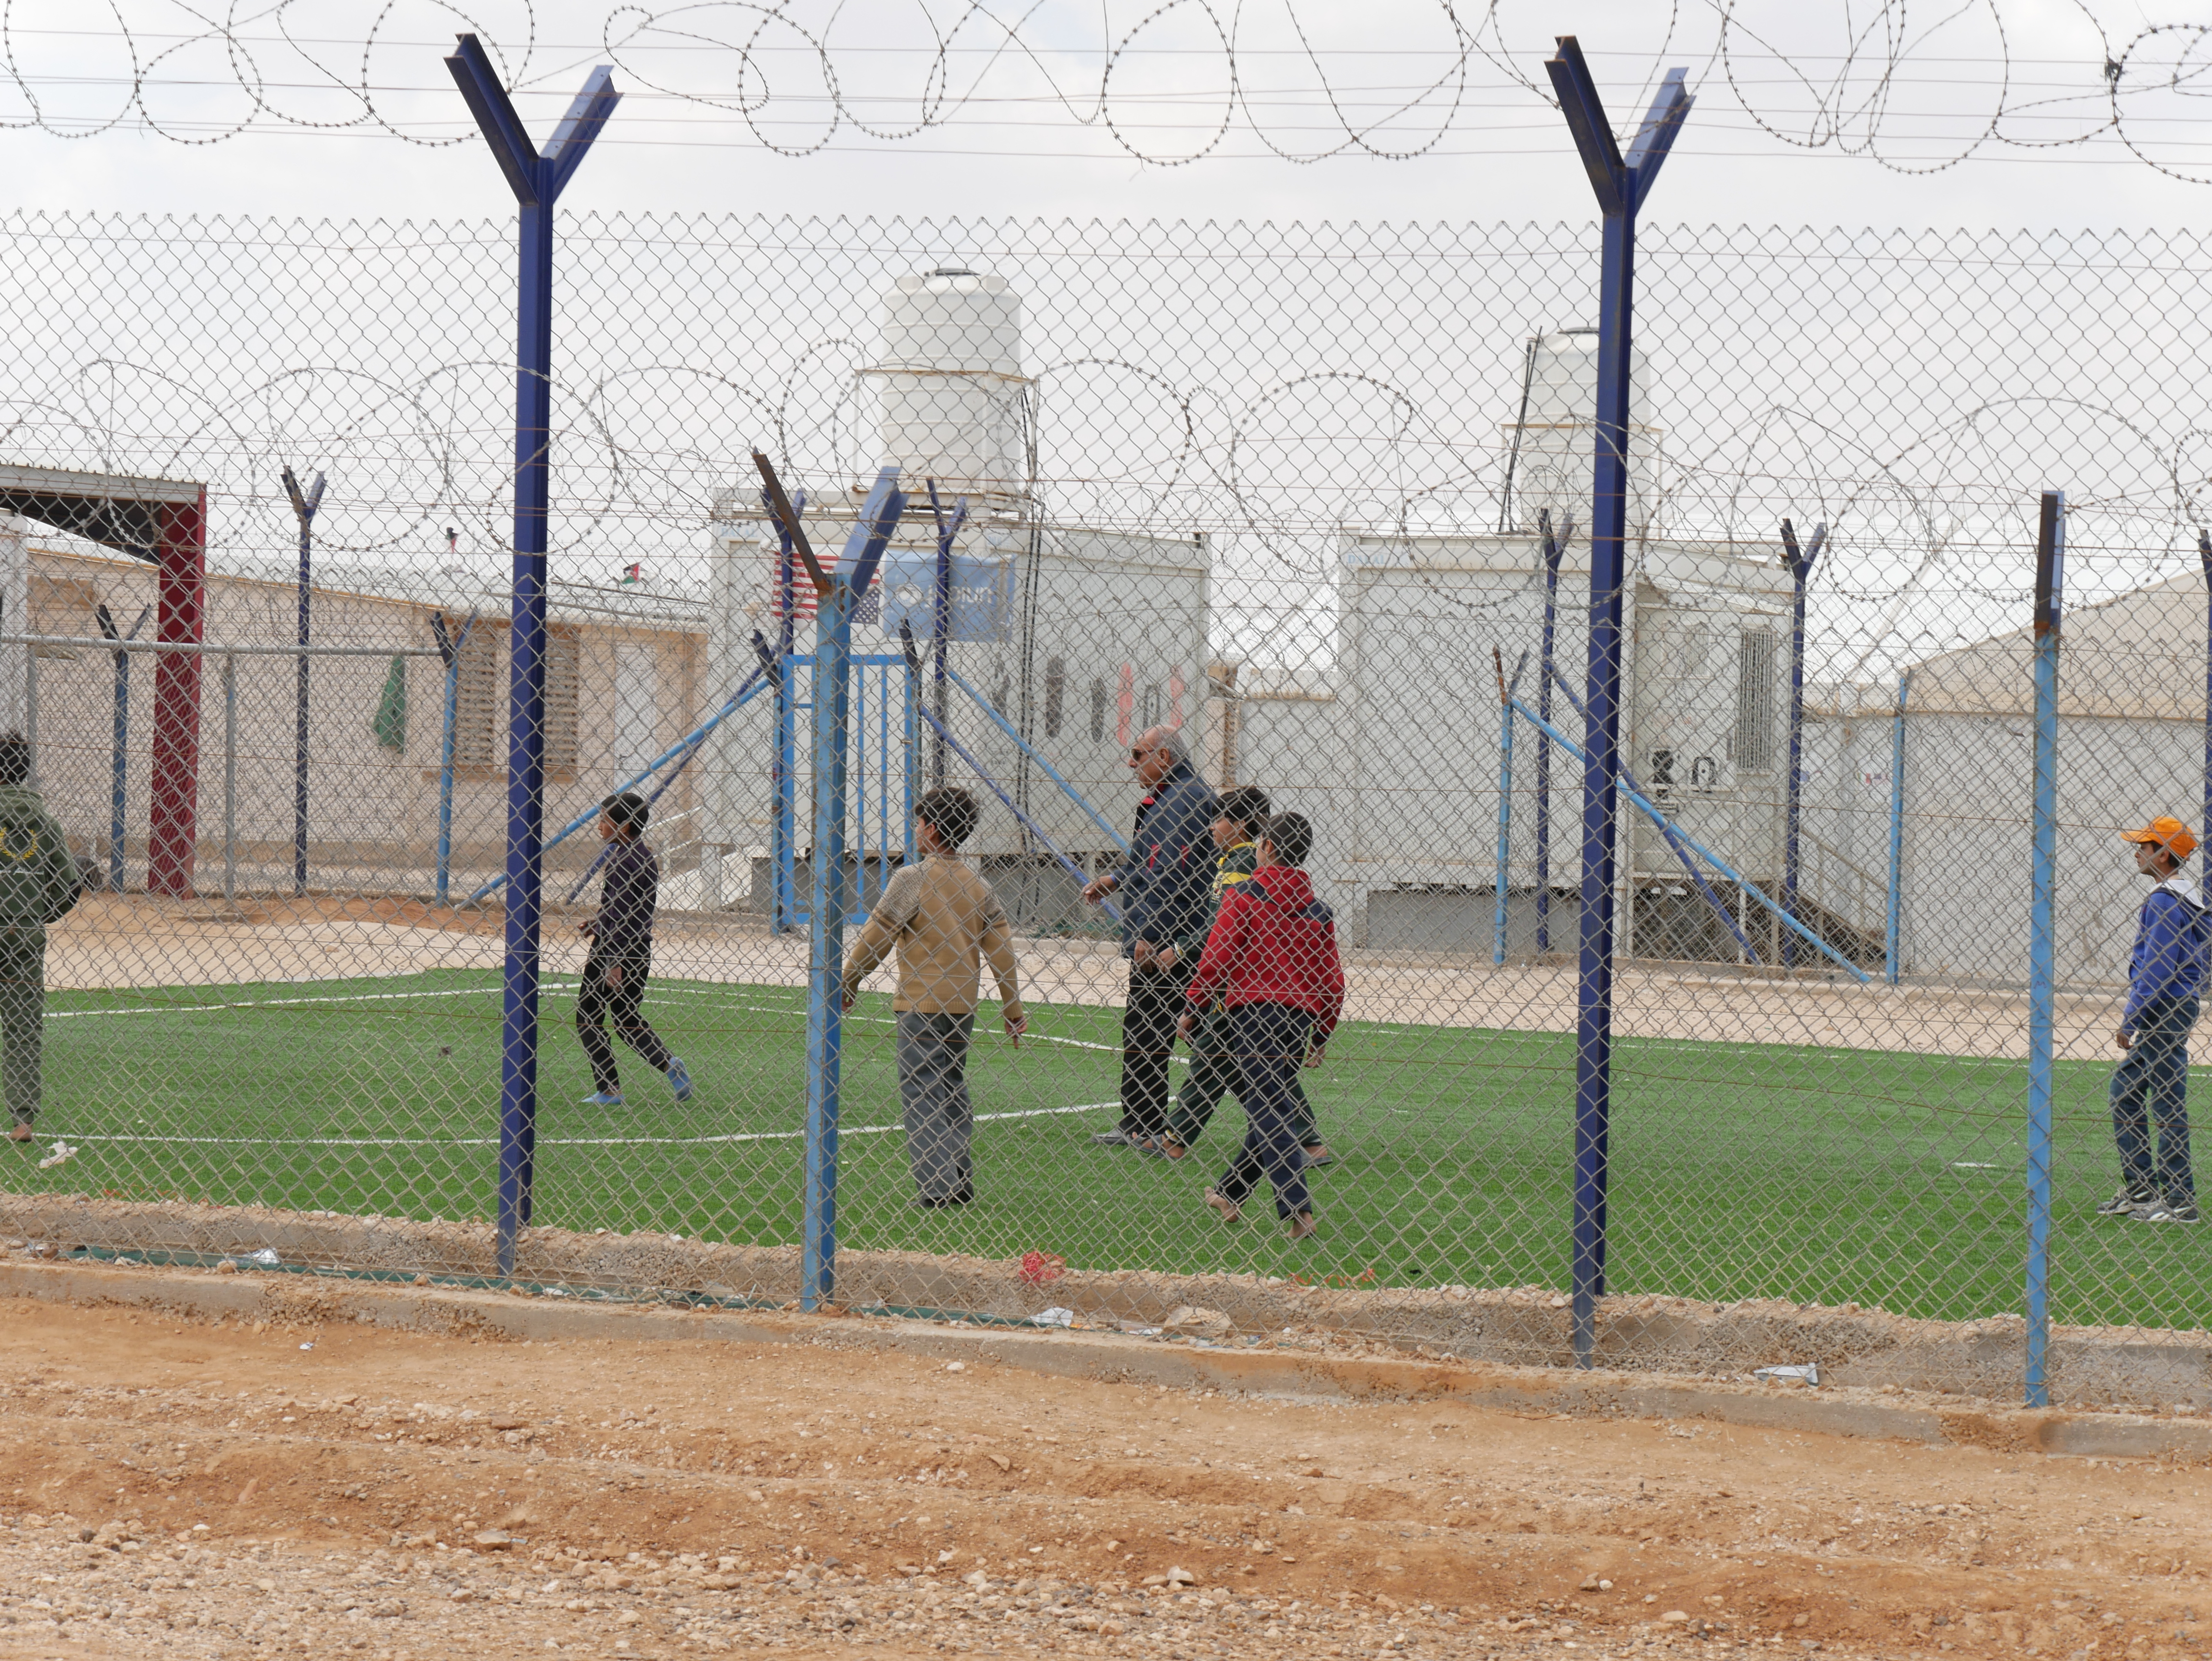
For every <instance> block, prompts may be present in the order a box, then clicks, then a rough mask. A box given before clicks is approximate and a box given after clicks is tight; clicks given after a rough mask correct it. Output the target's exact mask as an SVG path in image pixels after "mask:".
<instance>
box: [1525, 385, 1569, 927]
mask: <svg viewBox="0 0 2212 1661" xmlns="http://www.w3.org/2000/svg"><path fill="white" fill-rule="evenodd" d="M1530 350H1534V348H1533V347H1531V348H1530ZM1536 528H1537V529H1538V530H1539V531H1540V532H1542V533H1543V538H1544V635H1543V640H1542V642H1541V645H1540V647H1539V648H1538V651H1537V656H1538V658H1539V659H1540V660H1541V662H1540V664H1539V666H1538V668H1537V674H1536V680H1537V685H1536V713H1537V714H1538V715H1541V717H1542V718H1543V719H1544V720H1545V721H1550V720H1551V719H1552V665H1553V649H1552V648H1553V642H1554V641H1555V639H1556V638H1557V636H1558V631H1559V558H1560V556H1561V555H1562V554H1563V553H1564V552H1565V544H1566V543H1567V542H1568V541H1570V540H1571V538H1573V536H1574V533H1575V522H1574V520H1572V519H1570V520H1567V522H1566V524H1565V526H1562V527H1561V528H1560V530H1559V534H1558V535H1556V536H1554V535H1553V533H1552V510H1551V509H1550V508H1542V509H1540V510H1539V511H1538V513H1537V514H1536ZM1551 949H1552V735H1551V734H1550V733H1547V732H1545V731H1544V730H1543V729H1542V728H1541V727H1539V728H1538V729H1537V731H1536V955H1537V956H1539V957H1542V956H1544V955H1545V954H1546V953H1547V952H1550V951H1551Z"/></svg>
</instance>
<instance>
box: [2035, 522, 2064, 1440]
mask: <svg viewBox="0 0 2212 1661" xmlns="http://www.w3.org/2000/svg"><path fill="white" fill-rule="evenodd" d="M2065 567H2066V496H2065V493H2064V492H2063V491H2060V490H2046V491H2045V492H2044V493H2043V514H2042V523H2041V525H2040V526H2039V533H2038V535H2037V537H2036V540H2035V858H2034V867H2035V869H2034V878H2033V881H2034V899H2033V922H2032V923H2031V925H2030V928H2029V934H2028V947H2027V1405H2028V1406H2030V1407H2032V1408H2041V1407H2049V1406H2050V1405H2051V1377H2050V1361H2051V1042H2052V1030H2053V1025H2054V1023H2053V1019H2052V1017H2053V1014H2054V1011H2053V1008H2052V1003H2053V999H2054V995H2055V992H2056V981H2057V976H2056V973H2055V968H2056V959H2057V928H2056V921H2055V917H2054V910H2055V902H2056V900H2057V857H2058V614H2059V608H2060V606H2061V605H2062V603H2063V598H2064V592H2065Z"/></svg>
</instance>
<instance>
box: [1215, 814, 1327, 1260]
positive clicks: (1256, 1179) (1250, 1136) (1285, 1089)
mask: <svg viewBox="0 0 2212 1661" xmlns="http://www.w3.org/2000/svg"><path fill="white" fill-rule="evenodd" d="M1312 851H1313V826H1312V825H1311V824H1308V823H1307V822H1306V818H1305V816H1304V814H1302V813H1279V814H1278V815H1276V816H1275V818H1273V819H1270V820H1269V821H1268V822H1267V831H1265V833H1264V834H1263V835H1262V836H1261V838H1260V846H1259V849H1258V854H1259V869H1257V870H1256V871H1255V872H1254V873H1252V875H1251V877H1250V878H1249V879H1248V880H1247V881H1244V882H1242V883H1239V884H1238V885H1237V886H1236V887H1234V888H1231V889H1228V890H1225V891H1224V892H1223V894H1222V897H1221V910H1220V912H1219V913H1218V915H1217V916H1215V918H1214V920H1213V928H1212V932H1211V933H1210V934H1207V935H1206V950H1205V952H1203V953H1202V954H1200V958H1199V960H1198V970H1197V972H1196V973H1194V975H1193V976H1192V977H1191V982H1190V989H1189V992H1188V994H1187V999H1188V1008H1187V1009H1186V1011H1185V1012H1184V1014H1183V1017H1182V1023H1181V1025H1182V1032H1183V1036H1184V1037H1186V1038H1188V1037H1189V1036H1190V1032H1191V1029H1192V1028H1193V1027H1194V1025H1197V1021H1198V1017H1199V1015H1200V1013H1203V1012H1204V1011H1205V1010H1206V1008H1207V1007H1209V1006H1210V1005H1212V1002H1213V1000H1214V997H1215V995H1217V994H1218V995H1219V996H1220V999H1221V1003H1222V1007H1223V1009H1224V1011H1225V1013H1226V1016H1227V1019H1228V1022H1229V1049H1230V1050H1231V1051H1232V1052H1233V1053H1234V1054H1235V1056H1236V1057H1237V1073H1238V1076H1239V1080H1240V1082H1239V1086H1238V1089H1237V1098H1238V1099H1239V1100H1241V1101H1242V1102H1243V1104H1244V1115H1245V1118H1246V1120H1247V1129H1246V1130H1245V1132H1244V1146H1243V1147H1242V1148H1240V1149H1239V1150H1238V1151H1237V1159H1236V1161H1235V1163H1233V1164H1232V1165H1231V1166H1230V1167H1229V1169H1228V1171H1226V1172H1225V1174H1224V1175H1223V1177H1222V1178H1221V1181H1220V1182H1219V1183H1217V1184H1216V1185H1215V1186H1214V1187H1212V1188H1209V1189H1206V1204H1207V1205H1208V1206H1209V1207H1210V1208H1212V1211H1213V1213H1214V1214H1215V1215H1216V1216H1218V1217H1219V1218H1220V1219H1221V1220H1222V1221H1224V1222H1227V1223H1233V1222H1237V1221H1238V1220H1241V1219H1242V1217H1243V1211H1242V1209H1241V1208H1242V1206H1243V1202H1244V1199H1245V1196H1247V1195H1249V1194H1250V1193H1251V1191H1252V1190H1253V1189H1255V1188H1256V1187H1258V1186H1259V1183H1260V1178H1261V1176H1262V1175H1263V1174H1264V1175H1265V1176H1266V1177H1267V1180H1268V1181H1269V1182H1270V1183H1273V1185H1274V1189H1275V1213H1276V1214H1277V1215H1278V1216H1279V1217H1283V1218H1285V1219H1287V1220H1288V1221H1289V1223H1290V1237H1291V1238H1292V1239H1293V1240H1303V1239H1304V1238H1307V1237H1308V1236H1309V1235H1310V1234H1312V1233H1313V1232H1314V1230H1315V1228H1316V1223H1315V1221H1314V1214H1313V1201H1312V1200H1311V1199H1310V1197H1309V1196H1308V1195H1307V1193H1306V1181H1305V1169H1304V1167H1305V1161H1304V1158H1303V1156H1302V1153H1301V1150H1300V1148H1299V1147H1298V1135H1297V1132H1298V1125H1299V1123H1300V1121H1299V1117H1298V1113H1297V1108H1298V1092H1297V1078H1298V1068H1299V1065H1300V1064H1301V1063H1304V1065H1305V1066H1307V1067H1316V1066H1318V1065H1319V1064H1320V1062H1321V1057H1322V1046H1323V1045H1325V1044H1327V1043H1328V1037H1329V1034H1330V1033H1332V1032H1334V1031H1335V1030H1336V1020H1337V1017H1338V1016H1339V1015H1340V1014H1341V1013H1343V1012H1344V963H1343V959H1341V958H1339V957H1338V956H1337V951H1336V920H1335V918H1334V916H1332V915H1331V914H1330V911H1329V909H1328V906H1326V905H1324V904H1322V902H1321V901H1319V900H1317V899H1316V898H1315V897H1314V891H1313V884H1312V882H1311V881H1310V879H1308V878H1307V876H1306V873H1304V871H1303V870H1302V869H1300V868H1299V867H1302V866H1303V865H1304V863H1305V860H1306V855H1308V854H1310V853H1311V852H1312Z"/></svg>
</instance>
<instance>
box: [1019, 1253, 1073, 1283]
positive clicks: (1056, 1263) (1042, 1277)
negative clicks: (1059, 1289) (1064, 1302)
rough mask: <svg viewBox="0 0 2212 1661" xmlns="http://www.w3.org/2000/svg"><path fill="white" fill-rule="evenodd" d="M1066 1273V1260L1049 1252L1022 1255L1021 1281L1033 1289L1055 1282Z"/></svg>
mask: <svg viewBox="0 0 2212 1661" xmlns="http://www.w3.org/2000/svg"><path fill="white" fill-rule="evenodd" d="M1066 1273H1067V1259H1066V1258H1065V1257H1062V1256H1059V1255H1058V1254H1057V1253H1054V1252H1049V1251H1024V1253H1022V1279H1023V1280H1024V1281H1026V1282H1027V1283H1028V1284H1030V1286H1033V1287H1041V1286H1042V1285H1043V1284H1044V1283H1045V1282H1046V1281H1057V1280H1058V1279H1059V1278H1060V1276H1061V1275H1065V1274H1066Z"/></svg>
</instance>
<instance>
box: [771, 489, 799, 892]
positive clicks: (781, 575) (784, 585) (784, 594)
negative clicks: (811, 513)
mask: <svg viewBox="0 0 2212 1661" xmlns="http://www.w3.org/2000/svg"><path fill="white" fill-rule="evenodd" d="M761 500H762V501H763V502H768V497H767V496H765V495H763V496H762V497H761ZM768 506H769V517H770V518H771V519H775V504H774V503H773V502H768ZM791 506H792V512H793V516H794V518H795V517H796V515H798V514H803V513H805V511H806V492H805V491H804V490H795V491H793V493H792V498H791ZM776 545H777V552H776V563H775V597H776V607H777V611H776V616H777V619H778V621H777V625H776V636H775V641H776V646H775V649H776V660H775V661H776V669H775V760H773V761H772V762H770V763H769V794H770V795H771V796H773V797H774V799H775V804H774V805H775V812H774V815H773V817H772V818H771V820H770V823H769V886H770V887H771V888H772V889H773V890H774V895H773V900H774V904H775V918H774V921H773V923H772V925H771V927H772V929H773V932H774V933H775V934H786V933H788V932H789V931H790V930H791V929H793V928H796V927H798V918H799V887H798V875H797V873H798V869H799V866H798V848H797V844H798V842H799V729H798V721H799V715H798V710H799V701H798V691H797V689H796V688H795V687H794V686H793V684H792V678H791V672H792V668H793V664H792V658H793V655H794V654H795V653H796V652H797V650H798V638H797V630H798V627H799V617H798V612H797V611H796V609H795V608H796V607H797V605H798V604H799V590H798V587H797V583H798V568H797V564H796V561H797V556H796V555H795V554H794V553H793V551H792V541H791V532H790V531H789V530H788V529H787V528H786V527H785V526H784V525H783V522H782V521H781V520H776Z"/></svg>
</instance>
